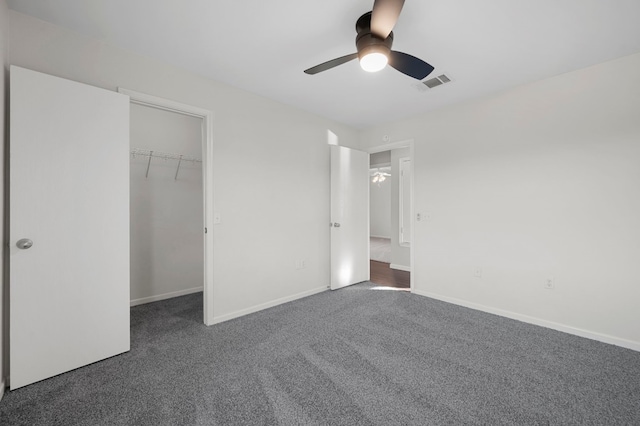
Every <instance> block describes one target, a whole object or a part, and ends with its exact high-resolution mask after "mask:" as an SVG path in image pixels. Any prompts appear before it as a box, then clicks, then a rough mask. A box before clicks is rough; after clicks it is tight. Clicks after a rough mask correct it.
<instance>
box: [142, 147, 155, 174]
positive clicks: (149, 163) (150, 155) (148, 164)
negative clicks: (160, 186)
mask: <svg viewBox="0 0 640 426" xmlns="http://www.w3.org/2000/svg"><path fill="white" fill-rule="evenodd" d="M151 157H153V151H149V162H148V163H147V173H145V174H144V177H145V178H148V177H149V167H151Z"/></svg>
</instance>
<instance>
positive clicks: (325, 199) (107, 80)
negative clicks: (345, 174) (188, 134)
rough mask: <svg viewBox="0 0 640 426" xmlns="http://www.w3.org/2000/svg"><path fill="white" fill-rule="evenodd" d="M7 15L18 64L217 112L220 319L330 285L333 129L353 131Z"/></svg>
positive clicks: (346, 141)
mask: <svg viewBox="0 0 640 426" xmlns="http://www.w3.org/2000/svg"><path fill="white" fill-rule="evenodd" d="M9 21H10V22H9V51H8V52H9V60H10V62H11V63H12V64H16V65H19V66H22V67H25V68H30V69H34V70H37V71H41V72H45V73H49V74H53V75H57V76H60V77H64V78H68V79H71V80H75V81H80V82H84V83H87V84H92V85H95V86H99V87H104V88H107V89H111V90H116V88H117V87H118V86H121V87H125V88H128V89H132V90H136V91H138V92H143V93H148V94H151V95H155V96H160V97H164V98H168V99H172V100H175V101H177V102H182V103H186V104H190V105H194V106H197V107H201V108H205V109H209V110H211V111H213V113H214V123H213V132H214V134H213V138H214V142H213V144H214V147H213V156H214V163H213V174H214V187H213V195H214V203H215V207H214V208H215V210H216V211H217V212H218V213H219V214H220V217H221V220H222V221H221V223H220V224H218V225H215V226H212V227H211V228H212V231H213V240H214V244H213V245H214V247H213V251H214V253H213V256H214V264H215V265H214V271H213V275H214V291H213V293H214V294H213V295H212V297H213V305H214V316H215V317H216V318H231V317H233V316H234V315H235V314H236V313H241V312H248V311H250V310H251V309H252V308H254V307H261V306H269V304H270V303H272V302H273V301H277V300H290V298H292V297H295V296H296V295H301V294H308V293H309V292H310V291H315V290H318V289H322V288H326V286H327V285H329V231H330V229H329V227H328V226H327V224H328V223H329V221H330V214H329V170H330V169H329V158H330V156H329V147H328V145H327V129H330V130H331V131H332V132H333V133H335V134H336V135H337V136H338V138H339V143H340V145H344V146H352V147H356V146H357V145H358V140H357V132H356V131H355V130H353V129H351V128H349V127H347V126H344V125H341V124H339V123H336V122H333V121H330V120H328V119H325V118H322V117H319V116H316V115H313V114H311V113H307V112H304V111H301V110H298V109H296V108H293V107H290V106H287V105H284V104H280V103H277V102H274V101H271V100H268V99H265V98H262V97H260V96H257V95H254V94H251V93H248V92H245V91H242V90H239V89H236V88H233V87H231V86H228V85H225V84H222V83H219V82H216V81H212V80H210V79H206V78H203V77H201V76H198V75H196V74H194V73H191V72H188V71H185V70H183V69H180V68H177V67H174V66H170V65H167V64H165V63H162V62H160V61H156V60H153V59H150V58H147V57H143V56H140V55H136V54H133V53H131V52H128V51H125V50H121V49H118V48H114V47H112V46H109V45H106V44H104V43H102V42H100V41H98V40H96V39H92V38H89V37H86V36H82V35H79V34H77V33H74V32H70V31H68V30H65V29H62V28H60V27H57V26H55V25H52V24H49V23H45V22H43V21H40V20H37V19H34V18H31V17H28V16H26V15H23V14H20V13H17V12H15V11H9ZM300 259H304V260H306V265H307V266H306V268H304V269H296V268H295V266H296V261H297V260H300Z"/></svg>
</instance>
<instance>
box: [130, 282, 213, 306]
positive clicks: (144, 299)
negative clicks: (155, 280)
mask: <svg viewBox="0 0 640 426" xmlns="http://www.w3.org/2000/svg"><path fill="white" fill-rule="evenodd" d="M202 290H203V288H202V287H196V288H188V289H186V290H178V291H172V292H170V293H164V294H158V295H156V296H149V297H142V298H140V299H133V300H131V301H130V302H129V306H137V305H144V304H145V303H151V302H157V301H159V300H165V299H171V298H172V297H178V296H186V295H187V294H192V293H197V292H199V291H202Z"/></svg>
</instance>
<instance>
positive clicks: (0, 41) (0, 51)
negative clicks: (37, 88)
mask: <svg viewBox="0 0 640 426" xmlns="http://www.w3.org/2000/svg"><path fill="white" fill-rule="evenodd" d="M7 14H8V9H7V2H6V0H0V58H2V73H0V141H2V144H1V149H0V176H4V172H5V167H4V162H5V157H4V152H5V151H4V150H5V147H6V146H7V145H8V138H7V130H8V129H7V126H6V122H7V121H6V112H7V109H6V105H7V101H8V97H7V96H5V94H6V92H7V90H5V82H6V79H7V76H8V71H7V65H8V61H7V55H6V48H5V45H6V40H7V34H8V31H7ZM3 182H4V180H3ZM4 196H5V195H4V184H3V185H0V211H2V212H3V216H2V218H3V225H2V226H1V227H0V241H2V244H1V247H2V248H0V254H1V255H2V259H3V260H2V262H0V277H2V285H0V345H2V348H1V349H0V398H2V395H3V394H4V384H5V381H4V379H5V376H6V374H8V371H9V369H8V354H9V346H8V342H6V341H5V339H8V336H9V324H8V321H6V315H8V312H9V310H8V309H6V308H7V307H6V306H5V303H9V302H8V300H9V297H8V292H9V289H8V285H9V284H8V283H9V281H8V280H6V279H5V278H4V255H5V250H4V248H5V246H6V244H5V239H4V220H5V215H6V212H5V203H4Z"/></svg>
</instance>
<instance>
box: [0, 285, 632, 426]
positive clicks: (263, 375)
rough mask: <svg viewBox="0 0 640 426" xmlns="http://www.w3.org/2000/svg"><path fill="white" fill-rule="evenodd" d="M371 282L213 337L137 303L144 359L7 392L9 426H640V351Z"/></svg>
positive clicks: (169, 309)
mask: <svg viewBox="0 0 640 426" xmlns="http://www.w3.org/2000/svg"><path fill="white" fill-rule="evenodd" d="M370 287H371V286H370V285H367V284H361V285H358V286H354V287H351V288H345V289H342V290H339V291H336V292H325V293H322V294H318V295H316V296H312V297H308V298H306V299H302V300H299V301H295V302H291V303H287V304H285V305H281V306H278V307H275V308H272V309H268V310H266V311H262V312H258V313H256V314H253V315H249V316H246V317H244V318H239V319H236V320H232V321H229V322H226V323H223V324H219V325H216V326H213V327H209V328H207V327H205V326H204V325H202V324H201V318H202V308H201V305H202V296H201V294H195V295H189V296H184V297H180V298H176V299H172V300H167V301H162V302H157V303H152V304H148V305H142V306H138V307H135V308H132V309H131V323H132V349H131V352H129V353H126V354H123V355H120V356H117V357H113V358H110V359H108V360H105V361H102V362H98V363H95V364H92V365H89V366H87V367H83V368H80V369H78V370H75V371H72V372H69V373H65V374H62V375H60V376H57V377H54V378H52V379H49V380H45V381H42V382H39V383H36V384H34V385H31V386H27V387H25V388H22V389H18V390H16V391H12V392H9V393H8V394H6V395H5V398H4V399H3V401H2V403H0V424H2V425H75V424H79V425H125V424H126V425H192V424H193V425H215V424H219V425H276V424H280V425H431V424H433V425H438V424H451V425H462V424H491V425H498V424H576V425H587V424H594V425H595V424H597V425H614V424H636V425H637V424H640V353H638V352H634V351H631V350H627V349H622V348H619V347H616V346H610V345H606V344H603V343H598V342H595V341H591V340H587V339H582V338H579V337H575V336H571V335H567V334H563V333H560V332H556V331H552V330H548V329H544V328H540V327H536V326H532V325H528V324H524V323H520V322H517V321H513V320H509V319H505V318H501V317H497V316H493V315H489V314H485V313H481V312H477V311H473V310H470V309H466V308H462V307H457V306H454V305H450V304H447V303H443V302H439V301H434V300H431V299H428V298H425V297H421V296H416V295H412V294H408V293H405V292H397V291H373V290H370V289H369V288H370Z"/></svg>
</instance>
